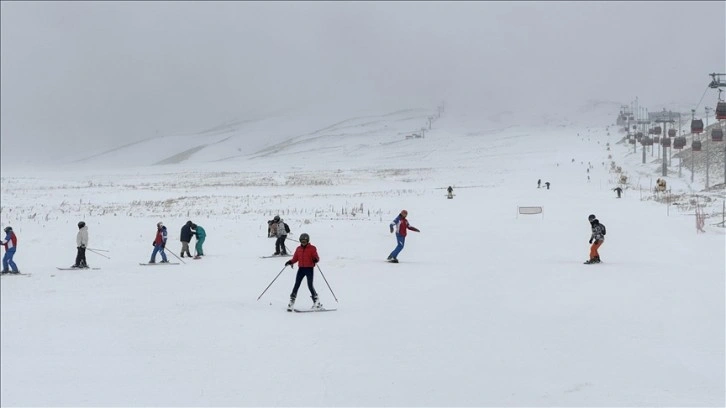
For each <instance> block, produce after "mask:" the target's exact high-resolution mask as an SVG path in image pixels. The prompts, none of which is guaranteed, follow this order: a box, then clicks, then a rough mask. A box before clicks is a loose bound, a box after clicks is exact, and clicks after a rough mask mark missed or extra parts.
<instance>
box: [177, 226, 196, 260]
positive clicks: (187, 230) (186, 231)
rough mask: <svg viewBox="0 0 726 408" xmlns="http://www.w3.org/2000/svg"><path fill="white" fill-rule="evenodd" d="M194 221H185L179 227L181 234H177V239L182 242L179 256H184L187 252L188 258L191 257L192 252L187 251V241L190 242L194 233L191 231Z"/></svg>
mask: <svg viewBox="0 0 726 408" xmlns="http://www.w3.org/2000/svg"><path fill="white" fill-rule="evenodd" d="M193 224H194V223H193V222H191V221H187V223H186V224H184V226H183V227H181V235H180V236H179V241H181V243H182V249H181V257H182V258H184V253H186V254H187V256H188V257H189V258H191V257H192V253H191V252H189V243H190V242H192V237H193V236H194V233H193V232H192V225H193Z"/></svg>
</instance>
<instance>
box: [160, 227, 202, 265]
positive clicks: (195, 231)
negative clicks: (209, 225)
mask: <svg viewBox="0 0 726 408" xmlns="http://www.w3.org/2000/svg"><path fill="white" fill-rule="evenodd" d="M192 237H196V238H197V243H196V245H195V247H194V249H195V251H196V254H195V255H194V256H193V257H192V254H191V252H189V243H190V242H191V241H192ZM206 237H207V232H206V231H205V230H204V228H202V226H201V225H197V224H195V223H193V222H191V221H187V222H186V224H184V226H182V228H181V234H180V236H179V240H180V241H181V243H182V250H181V257H182V258H184V254H186V255H187V256H188V257H189V258H194V259H199V258H201V257H202V256H204V249H203V247H202V245H203V244H204V240H205V239H206ZM166 240H167V232H166V226H165V225H164V223H163V222H158V223H156V236H155V237H154V241H153V242H152V243H151V245H153V246H154V250H153V251H152V252H151V260H149V263H152V264H153V263H156V254H157V253H158V254H160V255H161V263H168V262H169V260H168V259H167V258H166V253H165V252H164V249H166Z"/></svg>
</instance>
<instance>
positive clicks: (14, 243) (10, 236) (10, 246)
mask: <svg viewBox="0 0 726 408" xmlns="http://www.w3.org/2000/svg"><path fill="white" fill-rule="evenodd" d="M0 244H2V245H3V246H4V247H5V255H3V270H2V273H20V271H19V270H18V265H15V262H13V257H14V256H15V248H17V247H18V237H17V236H16V235H15V232H13V227H5V239H3V240H2V241H0Z"/></svg>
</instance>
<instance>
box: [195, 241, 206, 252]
mask: <svg viewBox="0 0 726 408" xmlns="http://www.w3.org/2000/svg"><path fill="white" fill-rule="evenodd" d="M205 238H206V237H201V238H197V244H196V245H194V249H195V250H196V251H197V256H203V255H204V250H203V249H202V245H203V244H204V239H205Z"/></svg>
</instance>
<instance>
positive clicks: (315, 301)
mask: <svg viewBox="0 0 726 408" xmlns="http://www.w3.org/2000/svg"><path fill="white" fill-rule="evenodd" d="M311 298H313V307H312V308H313V309H322V308H323V304H322V303H320V301H319V300H318V295H315V296H311Z"/></svg>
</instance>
